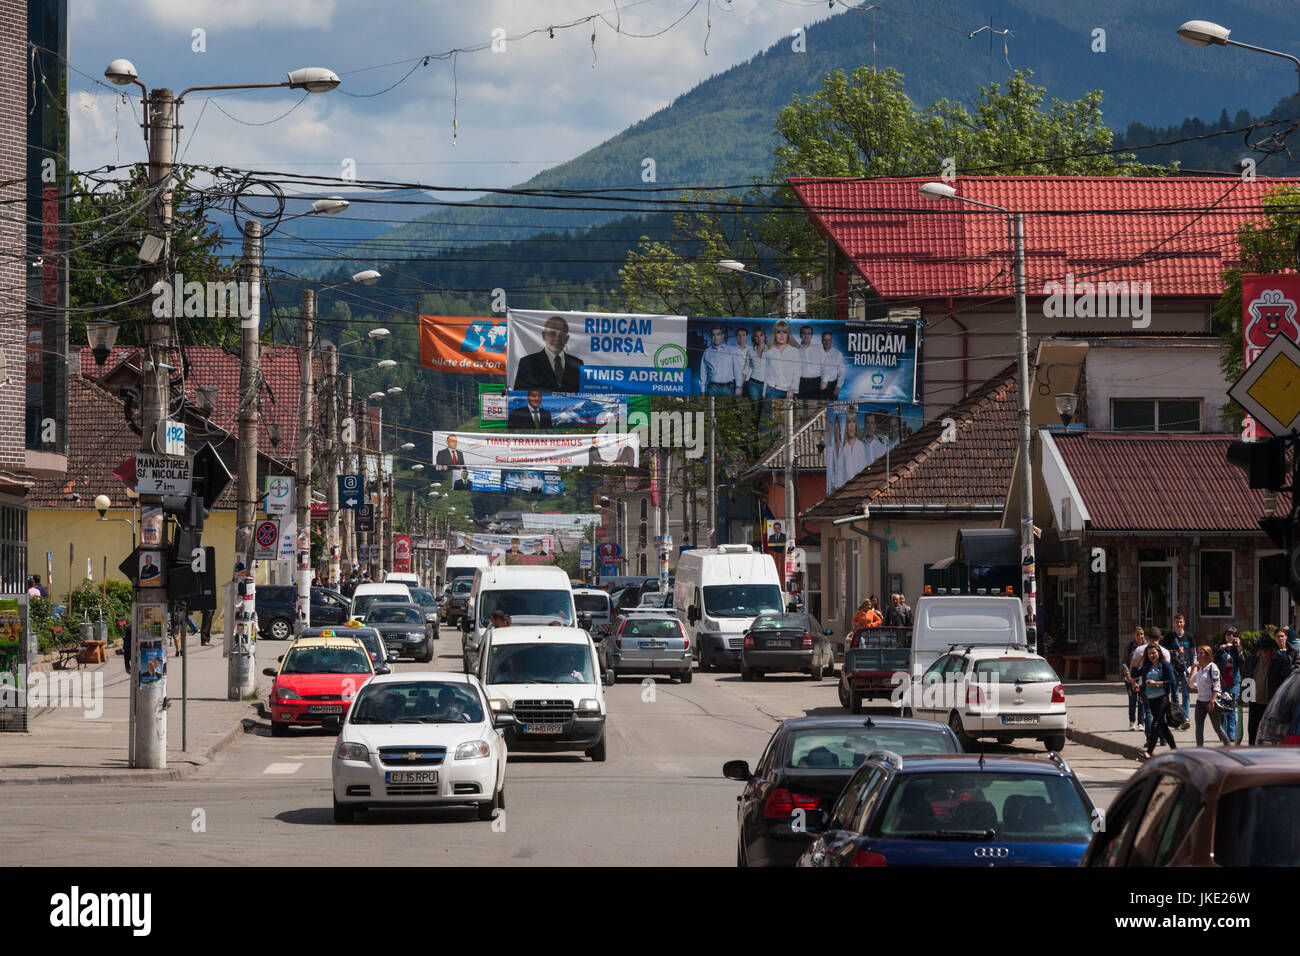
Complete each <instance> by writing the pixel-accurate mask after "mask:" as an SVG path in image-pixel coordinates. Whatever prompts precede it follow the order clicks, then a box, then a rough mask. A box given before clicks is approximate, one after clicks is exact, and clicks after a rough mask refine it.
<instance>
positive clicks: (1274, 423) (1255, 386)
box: [1228, 335, 1300, 436]
mask: <svg viewBox="0 0 1300 956" xmlns="http://www.w3.org/2000/svg"><path fill="white" fill-rule="evenodd" d="M1228 395H1229V397H1231V398H1232V399H1233V400H1234V401H1236V403H1237V404H1238V405H1240V406H1241V407H1242V408H1244V409H1245V410H1246V411H1247V412H1249V413H1250V414H1251V415H1253V416H1254V417H1255V420H1256V421H1257V422H1259V423H1260V424H1261V425H1263V426H1264V427H1265V428H1266V429H1268V430H1269V431H1270V432H1271V433H1273V434H1274V435H1279V436H1280V435H1286V434H1289V433H1290V432H1292V431H1294V430H1295V428H1296V427H1297V425H1300V346H1297V345H1296V344H1295V343H1294V342H1292V341H1291V340H1290V339H1289V338H1287V337H1286V336H1285V335H1279V336H1276V337H1275V338H1274V339H1273V341H1272V343H1271V344H1270V345H1269V347H1268V348H1266V349H1265V350H1264V351H1263V352H1262V353H1261V354H1260V356H1259V358H1257V359H1255V361H1254V362H1252V363H1251V366H1250V368H1248V369H1246V374H1245V375H1243V376H1242V377H1241V378H1239V379H1237V383H1236V384H1235V385H1233V386H1232V388H1230V389H1228Z"/></svg>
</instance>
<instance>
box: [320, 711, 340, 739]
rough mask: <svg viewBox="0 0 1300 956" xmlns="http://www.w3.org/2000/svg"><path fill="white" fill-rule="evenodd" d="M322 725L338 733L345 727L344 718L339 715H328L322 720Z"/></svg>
mask: <svg viewBox="0 0 1300 956" xmlns="http://www.w3.org/2000/svg"><path fill="white" fill-rule="evenodd" d="M320 725H321V727H323V728H324V729H326V730H329V731H332V732H333V733H336V734H337V733H338V732H339V731H341V730H342V729H343V718H342V717H339V716H337V715H335V716H332V717H326V718H325V719H324V720H322V721H321V722H320Z"/></svg>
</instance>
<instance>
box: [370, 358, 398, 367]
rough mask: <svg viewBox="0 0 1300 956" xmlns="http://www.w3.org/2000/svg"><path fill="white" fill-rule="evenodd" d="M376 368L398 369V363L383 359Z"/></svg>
mask: <svg viewBox="0 0 1300 956" xmlns="http://www.w3.org/2000/svg"><path fill="white" fill-rule="evenodd" d="M375 367H376V368H396V367H397V363H396V362H394V361H393V360H392V359H381V360H380V361H379V364H378V365H376V366H375Z"/></svg>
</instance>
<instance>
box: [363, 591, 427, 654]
mask: <svg viewBox="0 0 1300 956" xmlns="http://www.w3.org/2000/svg"><path fill="white" fill-rule="evenodd" d="M365 625H366V627H373V628H374V629H375V630H377V631H378V632H379V633H380V635H381V636H382V637H383V639H384V645H385V646H386V647H387V648H388V650H389V651H390V652H391V653H393V654H395V655H397V656H398V657H410V658H413V659H414V660H416V661H419V662H420V663H421V664H427V663H429V661H431V660H433V636H432V635H431V634H430V633H429V625H428V623H427V622H426V621H425V619H424V611H423V610H421V608H420V605H418V604H416V603H414V602H413V601H406V602H398V601H384V602H380V603H376V604H372V605H371V606H370V610H369V611H367V612H366V619H365Z"/></svg>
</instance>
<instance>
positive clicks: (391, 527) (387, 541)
mask: <svg viewBox="0 0 1300 956" xmlns="http://www.w3.org/2000/svg"><path fill="white" fill-rule="evenodd" d="M379 460H380V463H381V467H382V463H383V460H384V459H383V450H382V449H381V450H380V457H379ZM384 485H385V487H386V488H387V494H386V497H387V498H388V502H387V507H388V516H387V519H386V520H385V521H384V527H385V528H387V529H388V533H387V534H386V535H384V542H383V544H384V570H386V571H392V570H393V568H394V566H395V564H396V562H395V561H394V559H393V544H394V542H393V535H394V533H395V532H396V531H397V527H396V524H397V522H396V521H395V520H394V519H395V518H396V517H397V493H396V491H395V490H394V488H393V473H392V471H389V472H388V474H387V476H386V477H385V478H384Z"/></svg>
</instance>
